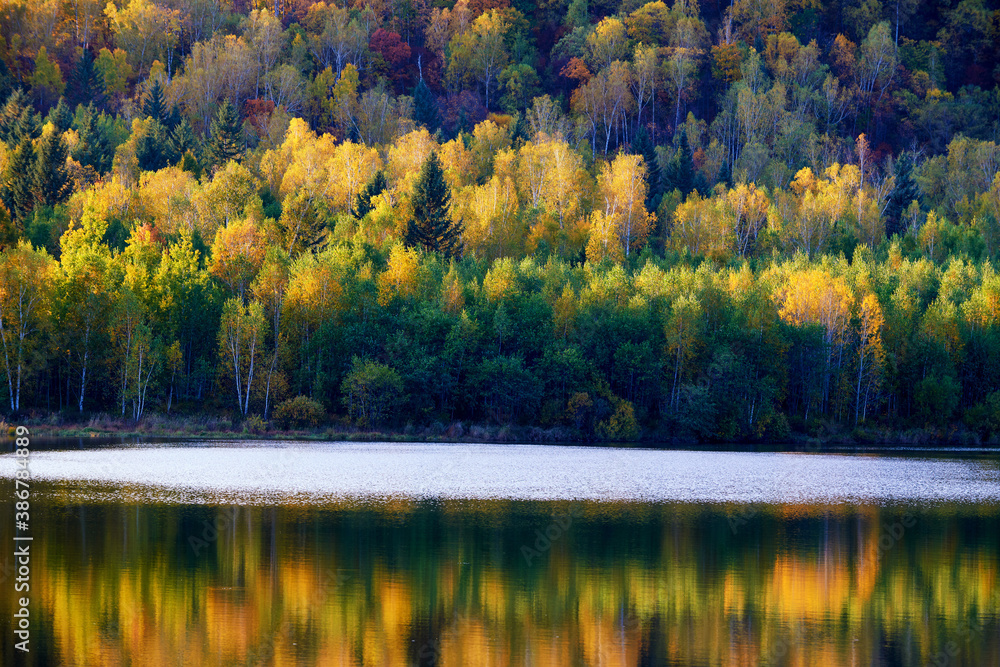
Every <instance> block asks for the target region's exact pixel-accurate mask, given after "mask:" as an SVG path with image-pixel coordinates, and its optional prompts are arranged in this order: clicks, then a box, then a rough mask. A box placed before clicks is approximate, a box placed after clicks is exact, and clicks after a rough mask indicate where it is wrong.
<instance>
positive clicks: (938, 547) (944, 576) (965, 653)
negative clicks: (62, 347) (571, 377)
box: [0, 440, 1000, 666]
mask: <svg viewBox="0 0 1000 667" xmlns="http://www.w3.org/2000/svg"><path fill="white" fill-rule="evenodd" d="M36 449H38V450H42V451H33V453H32V456H31V470H32V474H33V478H34V481H33V482H32V484H33V491H32V494H33V500H32V506H31V521H32V525H31V535H32V536H33V537H34V541H33V543H32V580H31V595H32V606H31V613H32V635H31V648H32V652H31V653H30V654H29V655H28V657H27V660H24V659H22V658H23V656H22V655H17V656H15V650H14V648H13V640H11V639H10V638H11V637H12V636H13V635H12V628H11V625H10V620H9V619H10V618H11V615H12V613H13V605H14V593H13V590H12V588H13V587H12V585H11V577H10V571H11V565H10V564H11V563H12V558H11V555H10V551H11V550H10V549H8V550H7V555H4V556H2V557H0V568H2V572H0V574H2V578H3V579H4V582H5V583H4V586H3V588H4V590H5V594H4V595H3V596H0V607H2V608H3V610H4V614H3V619H4V621H3V623H4V636H5V637H7V638H8V639H6V640H5V641H4V642H3V643H2V648H0V658H2V663H3V664H5V665H6V664H34V665H539V666H541V665H747V664H772V665H1000V530H998V528H1000V521H998V520H1000V452H997V451H996V450H992V451H985V452H978V453H974V454H971V453H966V452H961V451H957V450H956V451H948V450H943V451H936V452H917V451H908V450H871V451H861V452H840V453H836V452H834V453H830V452H826V453H816V452H808V453H805V452H799V453H780V452H773V451H772V452H752V451H705V450H702V451H680V450H673V451H671V450H657V449H622V448H590V447H568V446H566V447H559V446H503V445H462V444H459V445H440V444H428V445H411V444H407V445H403V444H377V443H376V444H358V443H294V442H266V443H264V442H261V443H245V442H244V443H227V442H199V443H186V444H185V443H180V444H178V443H152V442H148V443H140V444H139V445H133V446H127V447H122V446H120V445H116V446H113V447H109V446H108V443H92V442H87V441H69V440H67V441H56V442H54V443H48V445H47V446H45V447H42V446H39V447H37V448H36ZM8 451H9V450H8ZM14 465H15V464H14V461H13V458H12V457H11V456H10V455H9V454H5V455H3V456H0V476H3V477H4V478H6V479H9V478H11V477H12V476H13V471H14V469H15V467H14ZM11 487H12V485H11V484H10V482H9V481H8V482H6V483H5V486H4V488H6V489H8V491H7V492H5V494H4V508H5V512H4V517H9V518H7V519H5V520H4V521H3V522H2V523H0V539H2V540H4V541H5V543H6V544H8V545H9V544H13V541H12V538H13V535H14V526H13V512H14V508H13V499H12V498H11V494H10V489H11ZM15 659H17V663H15Z"/></svg>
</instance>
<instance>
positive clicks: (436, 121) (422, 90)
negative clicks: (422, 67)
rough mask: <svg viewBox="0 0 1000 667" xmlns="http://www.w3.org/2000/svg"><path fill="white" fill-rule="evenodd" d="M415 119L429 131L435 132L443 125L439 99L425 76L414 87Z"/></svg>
mask: <svg viewBox="0 0 1000 667" xmlns="http://www.w3.org/2000/svg"><path fill="white" fill-rule="evenodd" d="M413 120H415V121H417V122H418V123H420V124H421V125H423V126H424V127H426V128H427V130H428V131H429V132H434V131H435V130H437V128H438V127H440V125H441V114H440V113H439V112H438V103H437V99H436V98H435V97H434V93H432V92H431V89H430V87H429V86H428V85H427V84H426V83H425V82H424V80H423V78H421V79H420V81H418V82H417V85H416V87H415V88H414V89H413Z"/></svg>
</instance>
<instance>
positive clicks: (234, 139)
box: [205, 99, 243, 167]
mask: <svg viewBox="0 0 1000 667" xmlns="http://www.w3.org/2000/svg"><path fill="white" fill-rule="evenodd" d="M205 153H206V157H207V158H208V161H209V162H210V163H211V164H212V165H213V166H216V167H221V166H223V165H225V164H226V163H227V162H229V161H230V160H235V159H236V158H238V157H239V156H240V155H241V154H242V153H243V126H242V125H241V124H240V115H239V113H237V111H236V107H235V106H233V103H232V102H230V101H229V100H228V99H226V100H224V101H223V102H222V104H221V105H220V106H219V110H218V111H216V112H215V118H214V119H212V128H211V130H210V132H209V139H208V142H207V143H206V145H205Z"/></svg>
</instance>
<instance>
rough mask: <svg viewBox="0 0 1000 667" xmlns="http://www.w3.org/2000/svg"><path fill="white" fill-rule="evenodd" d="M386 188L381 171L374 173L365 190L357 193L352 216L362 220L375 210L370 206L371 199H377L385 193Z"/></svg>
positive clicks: (386, 184)
mask: <svg viewBox="0 0 1000 667" xmlns="http://www.w3.org/2000/svg"><path fill="white" fill-rule="evenodd" d="M387 187H388V183H386V180H385V174H384V173H383V172H382V170H381V169H379V170H378V171H376V172H375V176H373V177H372V180H371V182H370V183H368V185H366V186H365V188H364V189H363V190H362V191H361V192H359V193H358V196H357V198H356V201H355V204H354V216H355V217H357V218H363V217H365V216H366V215H368V213H369V212H370V211H371V210H372V209H374V208H375V206H374V205H373V204H372V198H373V197H378V196H379V195H380V194H382V193H383V192H385V189H386V188H387Z"/></svg>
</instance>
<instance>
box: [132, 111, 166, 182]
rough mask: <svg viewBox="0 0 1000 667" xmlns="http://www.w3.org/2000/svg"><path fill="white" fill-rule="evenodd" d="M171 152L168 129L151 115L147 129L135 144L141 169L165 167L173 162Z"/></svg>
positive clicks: (152, 169) (151, 169) (150, 169)
mask: <svg viewBox="0 0 1000 667" xmlns="http://www.w3.org/2000/svg"><path fill="white" fill-rule="evenodd" d="M170 152H171V151H170V146H169V145H168V142H167V131H166V129H165V128H164V127H163V125H162V124H161V123H160V121H158V120H156V118H155V117H150V119H149V121H148V124H147V126H146V131H145V132H143V133H142V135H141V136H140V137H139V139H138V141H136V145H135V157H136V159H137V160H138V161H139V169H142V170H143V171H156V170H158V169H163V168H164V167H166V166H167V165H168V164H170V162H171V160H170V157H171V156H170Z"/></svg>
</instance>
